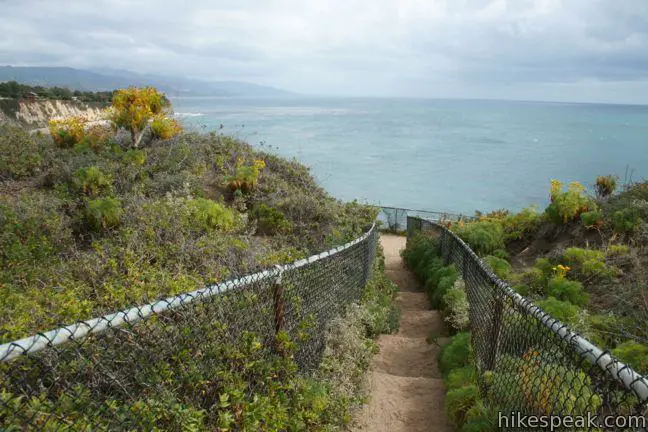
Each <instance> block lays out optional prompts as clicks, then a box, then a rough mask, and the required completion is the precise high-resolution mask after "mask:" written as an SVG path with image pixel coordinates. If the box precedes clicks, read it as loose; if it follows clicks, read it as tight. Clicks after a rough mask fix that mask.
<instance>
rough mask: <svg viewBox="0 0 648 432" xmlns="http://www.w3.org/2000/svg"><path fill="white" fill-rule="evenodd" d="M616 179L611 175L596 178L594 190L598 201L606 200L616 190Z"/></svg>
mask: <svg viewBox="0 0 648 432" xmlns="http://www.w3.org/2000/svg"><path fill="white" fill-rule="evenodd" d="M617 180H618V177H616V176H612V175H606V176H598V177H596V183H595V184H594V190H595V191H596V196H597V197H598V198H599V199H603V198H607V197H609V196H610V195H612V194H613V193H614V191H615V190H616V188H617Z"/></svg>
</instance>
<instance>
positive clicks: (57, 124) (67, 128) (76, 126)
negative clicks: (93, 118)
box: [49, 117, 87, 148]
mask: <svg viewBox="0 0 648 432" xmlns="http://www.w3.org/2000/svg"><path fill="white" fill-rule="evenodd" d="M86 124H87V120H86V119H85V118H83V117H68V118H65V119H62V120H50V122H49V130H50V134H51V135H52V139H53V140H54V143H56V145H57V146H59V147H61V148H72V147H74V146H75V145H76V144H78V143H80V142H81V140H83V138H84V137H85V133H86V132H85V127H86Z"/></svg>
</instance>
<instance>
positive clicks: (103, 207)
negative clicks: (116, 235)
mask: <svg viewBox="0 0 648 432" xmlns="http://www.w3.org/2000/svg"><path fill="white" fill-rule="evenodd" d="M123 213H124V209H123V208H122V203H121V201H120V200H118V199H115V198H110V197H108V198H96V199H91V200H89V201H88V203H87V207H86V217H87V219H88V222H89V223H90V225H91V226H92V227H93V228H94V229H95V230H97V231H100V230H105V229H108V228H114V227H116V226H117V225H119V222H120V220H121V216H122V214H123Z"/></svg>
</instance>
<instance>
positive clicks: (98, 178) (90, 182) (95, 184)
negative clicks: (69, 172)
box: [75, 166, 112, 197]
mask: <svg viewBox="0 0 648 432" xmlns="http://www.w3.org/2000/svg"><path fill="white" fill-rule="evenodd" d="M75 182H76V184H77V187H78V188H79V189H81V191H82V192H83V193H84V194H86V195H88V196H93V197H96V196H98V195H101V194H103V193H106V192H109V191H110V189H111V187H112V179H111V178H110V176H109V175H106V174H105V173H104V172H103V171H101V170H100V169H99V168H97V167H96V166H91V167H88V168H80V169H79V170H78V171H77V172H76V173H75Z"/></svg>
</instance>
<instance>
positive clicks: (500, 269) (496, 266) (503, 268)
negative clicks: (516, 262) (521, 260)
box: [484, 255, 511, 279]
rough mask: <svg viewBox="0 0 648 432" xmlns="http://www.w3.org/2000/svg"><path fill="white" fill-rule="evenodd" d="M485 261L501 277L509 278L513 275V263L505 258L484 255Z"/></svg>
mask: <svg viewBox="0 0 648 432" xmlns="http://www.w3.org/2000/svg"><path fill="white" fill-rule="evenodd" d="M484 261H486V263H487V264H488V265H489V266H490V268H491V269H493V273H495V275H497V277H498V278H500V279H508V278H509V276H510V275H511V264H509V263H508V261H506V260H505V259H503V258H498V257H496V256H492V255H488V256H486V257H484Z"/></svg>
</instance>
